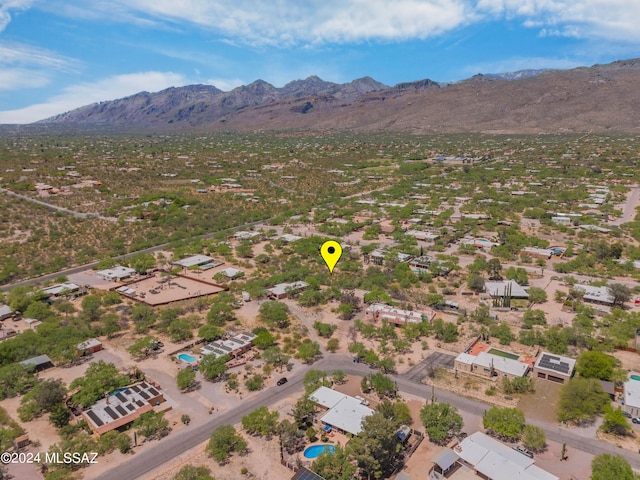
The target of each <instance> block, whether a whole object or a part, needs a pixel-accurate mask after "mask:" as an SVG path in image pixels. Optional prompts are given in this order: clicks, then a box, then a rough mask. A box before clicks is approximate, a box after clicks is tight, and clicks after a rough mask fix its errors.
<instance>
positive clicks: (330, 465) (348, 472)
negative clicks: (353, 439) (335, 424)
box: [311, 445, 358, 480]
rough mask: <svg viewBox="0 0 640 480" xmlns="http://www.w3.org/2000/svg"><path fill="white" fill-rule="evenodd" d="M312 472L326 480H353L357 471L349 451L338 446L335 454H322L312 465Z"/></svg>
mask: <svg viewBox="0 0 640 480" xmlns="http://www.w3.org/2000/svg"><path fill="white" fill-rule="evenodd" d="M311 470H312V471H314V472H315V473H317V474H318V475H320V476H321V477H322V478H324V479H326V480H353V479H354V478H357V477H358V475H357V469H356V466H355V465H353V463H352V460H351V455H350V454H349V452H348V449H346V448H343V447H342V446H341V445H336V446H335V449H334V451H333V453H321V454H320V455H319V456H318V458H316V460H315V461H314V462H313V464H312V465H311Z"/></svg>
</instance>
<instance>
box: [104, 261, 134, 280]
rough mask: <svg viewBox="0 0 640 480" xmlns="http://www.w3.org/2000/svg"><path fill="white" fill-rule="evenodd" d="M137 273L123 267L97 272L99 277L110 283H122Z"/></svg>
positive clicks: (117, 266) (118, 266)
mask: <svg viewBox="0 0 640 480" xmlns="http://www.w3.org/2000/svg"><path fill="white" fill-rule="evenodd" d="M135 273H136V271H135V269H133V268H129V267H123V266H121V265H116V266H115V267H112V268H107V269H106V270H98V271H97V272H96V274H97V275H98V276H99V277H101V278H103V279H104V280H107V281H110V282H121V281H122V280H125V279H127V278H130V277H132V276H133V275H134V274H135Z"/></svg>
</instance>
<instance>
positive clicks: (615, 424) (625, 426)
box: [600, 404, 631, 437]
mask: <svg viewBox="0 0 640 480" xmlns="http://www.w3.org/2000/svg"><path fill="white" fill-rule="evenodd" d="M600 428H602V430H603V431H604V432H605V433H610V434H612V435H617V436H619V437H624V436H626V435H628V434H629V433H630V432H631V425H629V422H628V421H627V418H626V417H625V416H624V414H623V413H622V410H620V408H612V407H611V405H610V404H607V405H605V408H604V422H602V427H600Z"/></svg>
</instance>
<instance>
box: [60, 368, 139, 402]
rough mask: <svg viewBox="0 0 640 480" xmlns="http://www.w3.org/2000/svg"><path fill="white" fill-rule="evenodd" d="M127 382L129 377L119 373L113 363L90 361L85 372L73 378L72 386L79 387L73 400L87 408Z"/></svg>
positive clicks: (72, 387)
mask: <svg viewBox="0 0 640 480" xmlns="http://www.w3.org/2000/svg"><path fill="white" fill-rule="evenodd" d="M127 384H129V377H128V376H127V375H124V374H121V373H119V372H118V369H117V368H116V366H115V365H114V364H113V363H106V362H104V361H103V360H98V361H97V362H92V363H90V364H89V368H87V371H86V372H85V374H84V375H83V376H82V377H78V378H76V379H75V380H73V382H71V385H70V388H71V390H73V389H76V388H77V389H79V390H78V392H77V393H75V394H74V395H73V397H72V398H73V401H74V402H76V403H78V404H80V405H81V406H82V407H84V408H86V407H88V406H90V405H93V404H94V403H95V402H97V401H98V400H99V399H101V398H103V397H104V394H105V392H111V391H113V390H115V389H116V388H120V387H124V386H125V385H127Z"/></svg>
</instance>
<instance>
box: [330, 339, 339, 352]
mask: <svg viewBox="0 0 640 480" xmlns="http://www.w3.org/2000/svg"><path fill="white" fill-rule="evenodd" d="M339 348H340V340H338V339H337V338H330V339H329V341H328V342H327V350H329V351H330V352H331V353H335V352H336V351H337V350H338V349H339Z"/></svg>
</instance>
